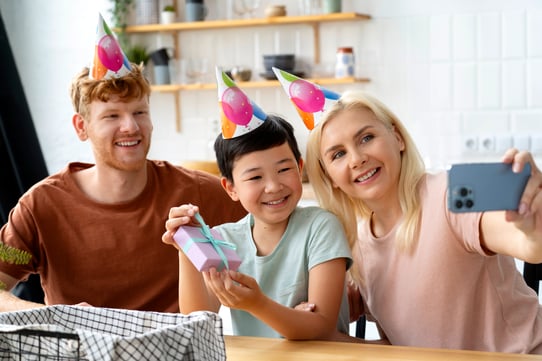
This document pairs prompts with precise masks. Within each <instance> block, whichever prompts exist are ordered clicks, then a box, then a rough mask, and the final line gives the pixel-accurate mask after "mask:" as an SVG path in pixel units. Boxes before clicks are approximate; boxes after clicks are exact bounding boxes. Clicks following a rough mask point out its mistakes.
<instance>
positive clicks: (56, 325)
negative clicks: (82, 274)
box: [0, 305, 226, 361]
mask: <svg viewBox="0 0 542 361" xmlns="http://www.w3.org/2000/svg"><path fill="white" fill-rule="evenodd" d="M225 359H226V351H225V345H224V337H223V332H222V320H221V319H220V317H219V316H218V315H217V314H215V313H212V312H203V311H201V312H193V313H191V314H189V315H182V314H173V313H160V312H144V311H131V310H120V309H110V308H95V307H81V306H65V305H58V306H48V307H43V308H37V309H33V310H27V311H18V312H6V313H0V360H100V361H101V360H209V361H210V360H225Z"/></svg>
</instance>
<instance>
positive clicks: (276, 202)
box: [267, 198, 284, 205]
mask: <svg viewBox="0 0 542 361" xmlns="http://www.w3.org/2000/svg"><path fill="white" fill-rule="evenodd" d="M282 202H284V198H282V199H279V200H278V201H271V202H267V204H270V205H275V204H279V203H282Z"/></svg>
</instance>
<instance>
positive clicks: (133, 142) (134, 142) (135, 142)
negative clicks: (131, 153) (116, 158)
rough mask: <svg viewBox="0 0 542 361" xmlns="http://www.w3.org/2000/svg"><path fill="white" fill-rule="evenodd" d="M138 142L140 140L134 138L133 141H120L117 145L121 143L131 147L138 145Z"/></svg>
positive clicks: (123, 145)
mask: <svg viewBox="0 0 542 361" xmlns="http://www.w3.org/2000/svg"><path fill="white" fill-rule="evenodd" d="M138 143H139V140H133V141H131V142H118V143H117V145H120V146H121V147H131V146H134V145H137V144H138Z"/></svg>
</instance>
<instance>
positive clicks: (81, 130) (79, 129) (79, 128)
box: [72, 113, 88, 142]
mask: <svg viewBox="0 0 542 361" xmlns="http://www.w3.org/2000/svg"><path fill="white" fill-rule="evenodd" d="M72 124H73V128H74V129H75V133H77V136H78V137H79V140H81V141H83V142H84V141H85V140H87V139H88V134H87V127H86V124H85V120H84V119H83V117H82V116H81V114H79V113H76V114H74V115H73V117H72Z"/></svg>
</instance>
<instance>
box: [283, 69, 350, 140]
mask: <svg viewBox="0 0 542 361" xmlns="http://www.w3.org/2000/svg"><path fill="white" fill-rule="evenodd" d="M273 72H275V75H276V76H277V79H278V80H279V81H280V83H281V84H282V88H283V89H284V91H285V92H286V94H288V96H289V97H290V100H291V101H292V103H293V104H294V106H295V109H296V110H297V112H298V113H299V115H300V116H301V119H302V120H303V123H305V126H306V127H307V129H309V130H312V129H313V128H314V126H315V125H316V124H318V121H319V120H320V117H321V116H322V114H323V112H324V111H325V110H326V109H328V108H329V107H330V106H331V105H332V104H333V103H335V102H336V101H337V100H338V99H339V98H340V95H339V94H338V93H335V92H334V91H331V90H329V89H325V88H322V87H320V86H319V85H316V84H314V83H312V82H310V81H308V80H305V79H301V78H300V77H298V76H295V75H293V74H290V73H288V72H286V71H284V70H281V69H278V68H273Z"/></svg>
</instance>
